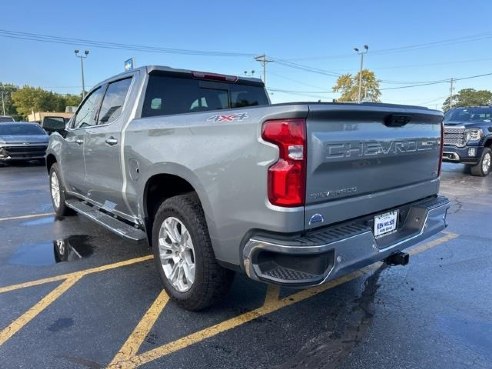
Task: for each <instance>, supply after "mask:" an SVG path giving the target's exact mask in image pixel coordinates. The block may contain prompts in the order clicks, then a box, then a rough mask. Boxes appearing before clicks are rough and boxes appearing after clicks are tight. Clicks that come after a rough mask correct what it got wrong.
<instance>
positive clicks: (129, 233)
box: [66, 200, 147, 242]
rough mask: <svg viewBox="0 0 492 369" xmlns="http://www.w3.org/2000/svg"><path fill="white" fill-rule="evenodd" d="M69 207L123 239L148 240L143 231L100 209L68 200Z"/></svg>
mask: <svg viewBox="0 0 492 369" xmlns="http://www.w3.org/2000/svg"><path fill="white" fill-rule="evenodd" d="M66 204H67V206H68V207H69V208H71V209H73V210H75V211H76V212H77V213H79V214H81V215H83V216H86V217H87V218H89V219H91V220H93V221H94V222H96V223H97V224H99V225H101V226H103V227H104V228H106V229H108V230H110V231H111V232H113V233H116V234H118V235H120V236H122V237H125V238H128V239H130V240H132V241H137V242H138V241H143V240H145V239H146V238H147V235H146V234H145V232H144V231H143V230H141V229H138V228H135V227H133V226H131V225H130V224H127V223H125V222H122V221H121V220H118V219H116V218H113V217H112V216H111V215H108V214H106V213H103V212H102V211H100V210H99V209H98V208H96V207H93V206H90V205H87V204H86V203H84V202H82V201H79V200H67V202H66Z"/></svg>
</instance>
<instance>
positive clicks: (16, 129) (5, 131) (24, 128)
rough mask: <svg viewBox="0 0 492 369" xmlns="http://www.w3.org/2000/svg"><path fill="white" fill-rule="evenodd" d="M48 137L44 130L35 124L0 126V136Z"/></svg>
mask: <svg viewBox="0 0 492 369" xmlns="http://www.w3.org/2000/svg"><path fill="white" fill-rule="evenodd" d="M23 135H27V136H28V135H46V132H45V131H43V129H42V128H41V127H39V126H37V125H35V124H27V123H26V124H3V125H0V136H23Z"/></svg>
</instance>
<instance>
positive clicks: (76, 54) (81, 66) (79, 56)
mask: <svg viewBox="0 0 492 369" xmlns="http://www.w3.org/2000/svg"><path fill="white" fill-rule="evenodd" d="M74 52H75V56H76V57H77V58H80V71H81V74H82V100H83V99H84V98H85V81H84V59H85V58H87V55H89V50H85V51H84V54H80V55H79V50H74ZM84 55H85V56H84Z"/></svg>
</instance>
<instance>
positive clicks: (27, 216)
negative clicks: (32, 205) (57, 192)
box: [0, 212, 55, 222]
mask: <svg viewBox="0 0 492 369" xmlns="http://www.w3.org/2000/svg"><path fill="white" fill-rule="evenodd" d="M49 215H55V213H53V212H51V213H42V214H28V215H19V216H15V217H7V218H0V222H4V221H7V220H19V219H31V218H40V217H47V216H49Z"/></svg>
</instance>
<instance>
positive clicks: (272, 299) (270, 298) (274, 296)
mask: <svg viewBox="0 0 492 369" xmlns="http://www.w3.org/2000/svg"><path fill="white" fill-rule="evenodd" d="M279 296H280V287H279V286H276V285H273V284H270V285H268V287H267V292H266V296H265V303H264V304H263V305H270V304H274V303H276V302H277V301H278V298H279Z"/></svg>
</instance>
